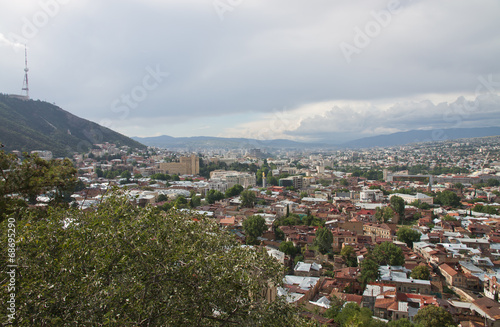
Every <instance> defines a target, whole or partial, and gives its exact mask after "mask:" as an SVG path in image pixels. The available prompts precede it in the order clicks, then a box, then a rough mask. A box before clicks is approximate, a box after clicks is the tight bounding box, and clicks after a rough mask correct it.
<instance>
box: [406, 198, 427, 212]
mask: <svg viewBox="0 0 500 327" xmlns="http://www.w3.org/2000/svg"><path fill="white" fill-rule="evenodd" d="M410 205H411V206H413V207H415V208H419V209H423V210H427V209H429V208H430V207H431V206H430V205H429V204H428V203H427V202H420V201H419V200H415V201H413V202H412V203H410Z"/></svg>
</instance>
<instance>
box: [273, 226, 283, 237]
mask: <svg viewBox="0 0 500 327" xmlns="http://www.w3.org/2000/svg"><path fill="white" fill-rule="evenodd" d="M273 229H274V238H275V239H276V240H284V239H285V233H283V231H282V230H281V229H280V228H278V226H276V225H273Z"/></svg>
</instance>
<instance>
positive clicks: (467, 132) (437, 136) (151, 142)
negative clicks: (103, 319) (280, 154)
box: [132, 127, 500, 149]
mask: <svg viewBox="0 0 500 327" xmlns="http://www.w3.org/2000/svg"><path fill="white" fill-rule="evenodd" d="M495 135H500V127H480V128H450V129H431V130H410V131H405V132H397V133H392V134H383V135H376V136H371V137H364V138H360V139H356V140H352V141H348V142H344V143H339V144H332V143H328V142H327V141H326V140H325V141H324V142H314V143H307V142H297V141H292V140H285V139H275V140H256V139H248V138H224V137H216V136H192V137H173V136H168V135H161V136H153V137H137V136H134V137H132V139H134V140H136V141H138V142H141V143H143V144H146V145H148V146H156V147H161V148H200V147H214V148H216V147H218V148H258V147H263V148H296V149H306V148H314V149H317V148H324V149H339V148H367V147H386V146H397V145H405V144H411V143H421V142H432V141H435V142H438V141H446V140H455V139H461V138H475V137H487V136H495Z"/></svg>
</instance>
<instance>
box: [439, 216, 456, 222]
mask: <svg viewBox="0 0 500 327" xmlns="http://www.w3.org/2000/svg"><path fill="white" fill-rule="evenodd" d="M441 220H444V221H457V218H455V217H452V216H450V215H444V216H443V217H441Z"/></svg>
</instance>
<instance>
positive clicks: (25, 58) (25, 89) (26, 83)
mask: <svg viewBox="0 0 500 327" xmlns="http://www.w3.org/2000/svg"><path fill="white" fill-rule="evenodd" d="M28 71H29V69H28V50H27V49H26V45H24V81H23V88H22V90H23V91H26V98H27V99H29V98H30V89H29V87H28Z"/></svg>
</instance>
